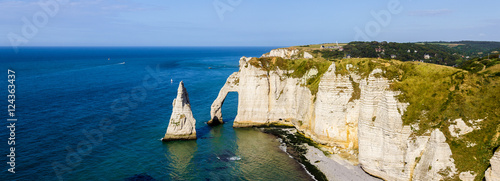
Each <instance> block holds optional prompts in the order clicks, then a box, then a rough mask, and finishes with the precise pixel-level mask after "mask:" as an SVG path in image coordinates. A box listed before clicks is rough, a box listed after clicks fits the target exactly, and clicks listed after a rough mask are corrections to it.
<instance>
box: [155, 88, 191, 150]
mask: <svg viewBox="0 0 500 181" xmlns="http://www.w3.org/2000/svg"><path fill="white" fill-rule="evenodd" d="M172 106H173V109H172V115H171V116H170V121H169V124H168V128H167V132H166V133H165V136H164V137H163V139H162V141H168V140H185V139H196V127H195V126H196V120H195V119H194V117H193V113H192V111H191V104H190V103H189V97H188V93H187V91H186V88H185V87H184V83H183V82H182V81H181V82H180V83H179V88H178V89H177V97H176V98H175V99H174V101H173V102H172Z"/></svg>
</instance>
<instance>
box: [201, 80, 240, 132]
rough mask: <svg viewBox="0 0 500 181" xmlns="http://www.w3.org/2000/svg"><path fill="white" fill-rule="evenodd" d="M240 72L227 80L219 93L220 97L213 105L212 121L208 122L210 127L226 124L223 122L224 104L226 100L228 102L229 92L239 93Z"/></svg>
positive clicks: (211, 110)
mask: <svg viewBox="0 0 500 181" xmlns="http://www.w3.org/2000/svg"><path fill="white" fill-rule="evenodd" d="M238 81H239V78H238V72H235V73H233V74H231V75H230V76H229V78H227V82H226V84H224V86H223V87H222V88H221V90H220V91H219V95H218V96H217V98H216V99H215V101H214V102H213V103H212V106H211V109H210V117H211V119H210V121H208V124H209V125H217V124H222V123H224V122H223V121H222V110H221V109H222V104H224V100H226V97H227V94H228V93H229V92H238Z"/></svg>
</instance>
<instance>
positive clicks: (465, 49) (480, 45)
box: [422, 41, 500, 57]
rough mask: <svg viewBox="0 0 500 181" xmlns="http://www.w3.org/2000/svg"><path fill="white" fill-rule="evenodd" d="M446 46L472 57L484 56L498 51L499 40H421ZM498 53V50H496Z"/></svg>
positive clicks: (499, 47)
mask: <svg viewBox="0 0 500 181" xmlns="http://www.w3.org/2000/svg"><path fill="white" fill-rule="evenodd" d="M422 43H426V44H438V45H444V46H448V47H449V48H451V49H453V50H455V51H457V52H458V53H460V54H463V55H466V56H473V57H481V56H485V55H487V54H488V53H492V52H495V51H500V42H494V41H456V42H442V41H440V42H422ZM496 53H498V52H496Z"/></svg>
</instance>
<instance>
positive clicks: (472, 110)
mask: <svg viewBox="0 0 500 181" xmlns="http://www.w3.org/2000/svg"><path fill="white" fill-rule="evenodd" d="M348 64H351V65H353V66H354V68H350V69H349V70H347V68H346V66H347V65H348ZM376 68H380V69H382V70H383V73H382V74H380V75H375V76H383V77H386V78H388V79H389V80H392V83H391V85H390V89H392V90H394V91H400V92H401V94H400V95H399V96H398V97H397V98H398V99H399V101H400V102H406V103H409V104H410V105H409V106H408V108H407V110H406V111H405V112H404V114H403V122H404V124H405V125H410V124H418V125H419V130H414V131H415V133H416V135H427V134H429V132H428V131H430V130H433V129H436V128H437V129H440V130H441V131H442V132H443V133H444V134H445V135H446V138H447V142H448V144H449V145H450V147H451V150H452V153H453V156H452V157H453V159H454V160H455V164H456V167H457V169H458V170H459V172H465V171H473V172H474V173H475V174H477V175H478V176H477V177H476V180H481V179H482V178H483V177H484V171H485V170H486V169H487V167H488V166H489V159H490V158H491V157H492V155H493V151H494V150H495V149H496V148H497V147H498V146H499V145H500V140H499V136H500V101H499V100H500V77H499V75H500V74H499V71H500V70H498V68H497V67H492V68H491V69H489V71H483V72H482V73H481V72H480V73H473V72H468V71H465V70H461V69H456V68H452V67H447V66H441V65H435V64H427V63H420V62H400V61H395V60H383V59H366V58H365V59H363V58H361V59H344V60H342V61H336V72H337V73H338V74H342V75H347V74H348V73H350V72H355V73H357V74H359V75H361V76H362V77H367V76H368V75H369V74H370V73H371V72H372V71H373V70H374V69H376ZM400 111H401V110H400ZM458 118H462V119H463V120H464V121H465V122H466V124H467V125H468V126H470V127H472V125H471V124H470V123H469V122H468V121H469V120H479V119H482V120H483V121H480V122H478V123H477V126H479V127H480V128H481V129H478V130H475V131H473V132H471V133H468V134H466V135H463V136H461V137H458V138H455V137H452V136H451V135H450V132H449V131H454V130H448V127H449V126H450V124H451V121H453V120H455V119H458ZM474 144H475V145H474ZM467 145H469V147H468V146H467ZM470 145H474V146H470ZM454 178H458V175H456V176H455V177H454ZM450 179H452V178H450Z"/></svg>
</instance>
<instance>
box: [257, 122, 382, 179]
mask: <svg viewBox="0 0 500 181" xmlns="http://www.w3.org/2000/svg"><path fill="white" fill-rule="evenodd" d="M256 129H258V130H260V131H262V132H264V133H268V134H272V135H274V136H276V137H277V138H278V139H280V142H282V146H281V148H282V150H283V151H285V152H287V153H288V154H289V155H290V156H291V157H292V158H294V159H295V160H297V161H298V162H299V163H301V164H302V165H303V166H304V167H305V169H306V170H307V172H308V173H309V174H311V175H312V177H313V178H314V179H315V180H319V181H321V180H330V181H332V180H352V181H355V180H365V181H380V180H381V179H379V178H376V177H373V176H371V175H369V174H367V173H366V172H364V171H363V170H362V169H361V167H360V166H354V165H352V164H351V163H349V162H347V161H345V160H343V159H342V158H340V157H339V156H338V155H335V154H330V153H328V152H324V151H322V150H321V149H320V148H319V145H318V144H317V143H315V142H313V141H312V140H311V139H309V138H307V137H305V136H304V135H303V134H301V133H300V132H299V131H297V129H295V128H292V127H285V126H283V127H272V126H271V127H261V128H256Z"/></svg>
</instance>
